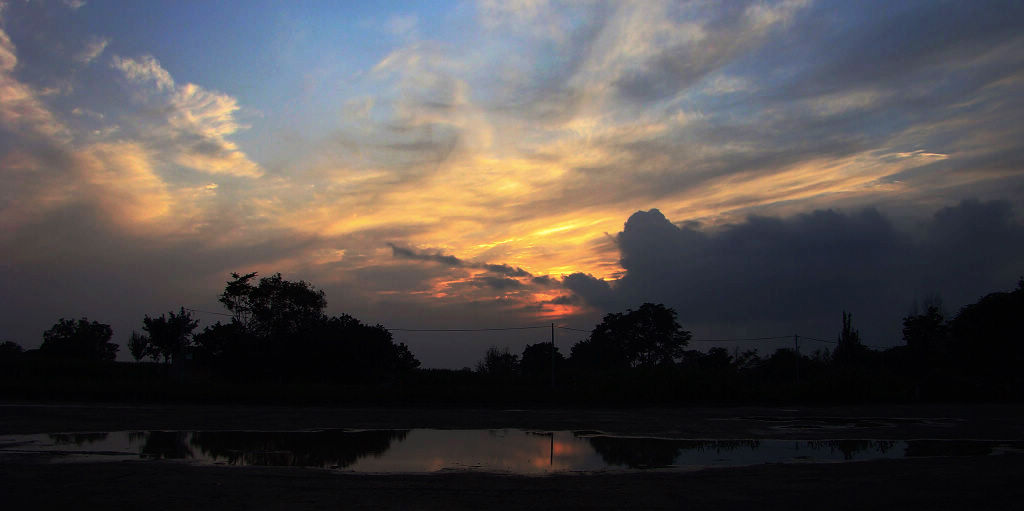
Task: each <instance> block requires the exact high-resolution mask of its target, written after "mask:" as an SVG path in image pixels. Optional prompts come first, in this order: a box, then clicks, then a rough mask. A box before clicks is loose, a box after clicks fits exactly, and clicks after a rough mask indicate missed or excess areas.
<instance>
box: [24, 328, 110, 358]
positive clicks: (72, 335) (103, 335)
mask: <svg viewBox="0 0 1024 511" xmlns="http://www.w3.org/2000/svg"><path fill="white" fill-rule="evenodd" d="M113 335H114V331H113V330H112V329H111V328H110V325H105V324H103V323H99V322H97V321H89V320H88V319H87V318H82V319H78V320H74V319H64V318H61V319H60V320H58V321H57V323H55V324H54V325H53V326H52V327H51V328H50V329H49V330H47V331H45V332H43V344H42V346H40V347H39V351H40V352H41V353H43V354H45V355H46V356H48V357H52V358H61V359H73V360H114V358H115V357H116V356H117V350H118V349H120V346H118V345H117V344H115V343H112V342H110V338H111V337H113Z"/></svg>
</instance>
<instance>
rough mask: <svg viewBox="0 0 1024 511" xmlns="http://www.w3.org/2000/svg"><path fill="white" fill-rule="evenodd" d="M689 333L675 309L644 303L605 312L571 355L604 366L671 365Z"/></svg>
mask: <svg viewBox="0 0 1024 511" xmlns="http://www.w3.org/2000/svg"><path fill="white" fill-rule="evenodd" d="M690 337H691V335H690V332H687V331H685V330H683V329H682V327H680V326H679V323H678V322H677V321H676V311H674V310H672V309H671V308H669V307H665V306H664V305H661V304H652V303H645V304H643V305H641V306H640V308H639V309H637V310H632V309H629V310H627V311H626V312H625V313H613V314H608V315H606V316H605V317H604V319H603V320H602V321H601V323H600V324H598V325H597V326H595V327H594V329H593V330H592V331H591V333H590V337H589V338H588V339H586V340H584V341H581V342H579V343H577V344H576V345H575V346H573V348H572V359H573V361H574V362H575V363H577V364H580V365H582V366H584V367H599V368H605V369H614V368H625V367H654V366H658V365H671V364H674V363H675V362H676V361H677V360H678V359H679V358H680V357H682V356H683V349H684V348H685V347H686V345H687V344H688V343H689V341H690Z"/></svg>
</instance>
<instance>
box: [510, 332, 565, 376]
mask: <svg viewBox="0 0 1024 511" xmlns="http://www.w3.org/2000/svg"><path fill="white" fill-rule="evenodd" d="M554 357H555V361H554V364H555V370H556V371H557V372H561V371H560V368H561V366H562V365H563V364H564V363H565V357H563V356H562V354H561V353H559V352H558V347H557V346H556V347H555V353H554ZM551 363H552V362H551V343H550V342H539V343H537V344H527V345H526V347H525V348H523V358H522V361H521V362H520V363H519V367H520V372H521V373H522V375H523V377H524V378H526V379H528V380H531V381H535V382H536V381H549V380H550V379H551V369H552V368H551Z"/></svg>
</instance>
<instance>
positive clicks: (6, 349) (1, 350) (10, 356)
mask: <svg viewBox="0 0 1024 511" xmlns="http://www.w3.org/2000/svg"><path fill="white" fill-rule="evenodd" d="M24 351H25V350H24V349H23V348H22V347H21V345H20V344H18V343H16V342H12V341H4V342H0V364H5V363H11V362H14V361H15V360H17V359H18V357H19V356H20V355H21V354H22V352H24Z"/></svg>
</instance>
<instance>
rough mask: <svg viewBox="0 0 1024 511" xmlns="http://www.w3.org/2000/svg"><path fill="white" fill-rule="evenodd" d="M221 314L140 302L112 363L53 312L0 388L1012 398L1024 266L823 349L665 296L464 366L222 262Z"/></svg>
mask: <svg viewBox="0 0 1024 511" xmlns="http://www.w3.org/2000/svg"><path fill="white" fill-rule="evenodd" d="M219 301H220V303H221V304H223V305H224V307H225V310H226V311H227V312H226V313H225V314H226V315H229V316H230V320H229V321H227V322H217V323H216V324H214V325H211V326H208V327H206V328H204V329H203V330H201V331H197V329H198V324H199V323H198V321H197V320H195V319H194V318H193V317H192V315H191V312H190V311H189V310H186V309H184V308H181V309H179V310H178V311H171V312H168V313H165V314H161V315H159V316H152V317H151V316H145V317H144V318H143V319H142V322H141V329H140V331H136V332H132V334H131V335H130V336H129V339H128V342H127V346H128V349H129V351H130V353H131V355H132V357H133V358H134V359H135V360H136V361H137V363H118V362H114V359H115V358H116V354H117V351H118V349H119V346H118V345H117V344H116V343H113V342H111V338H112V336H113V332H112V330H111V328H110V326H109V325H105V324H102V323H98V322H96V321H90V320H88V319H85V318H83V319H78V320H68V319H61V320H59V321H58V322H57V323H56V324H55V325H54V326H53V327H52V328H50V329H49V330H47V331H46V332H44V334H43V343H42V345H41V346H40V348H39V349H37V350H29V351H23V350H22V349H21V347H20V346H18V345H17V344H14V343H11V342H4V343H0V394H3V395H5V396H6V397H17V398H60V399H78V398H95V399H143V400H161V399H184V400H213V401H264V402H267V401H273V402H325V401H333V402H358V403H376V402H407V403H442V402H443V403H460V404H478V405H479V404H489V403H495V404H497V403H509V402H524V403H545V402H550V403H570V402H575V403H592V404H602V403H604V404H616V403H618V404H636V403H666V402H694V401H729V402H764V401H773V400H774V401H792V400H802V401H820V402H832V401H915V400H1018V399H1021V398H1024V377H1022V375H1021V373H1020V372H1019V371H1018V370H1017V368H1019V367H1020V365H1021V363H1022V362H1024V280H1022V281H1021V282H1019V283H1018V287H1017V288H1016V289H1015V290H1013V291H1011V292H997V293H991V294H989V295H986V296H985V297H983V298H981V299H980V300H978V301H977V302H976V303H973V304H970V305H967V306H965V307H963V308H961V309H960V311H958V312H957V313H956V314H955V315H953V316H952V317H949V318H947V317H946V316H945V315H944V313H943V311H942V309H941V306H939V305H937V304H932V305H930V306H927V307H925V310H924V311H923V312H920V311H919V312H916V313H913V314H910V315H908V316H906V317H905V318H904V320H903V339H904V341H905V345H902V346H896V347H893V348H889V349H886V350H873V349H870V348H868V347H866V346H865V345H864V344H863V343H862V342H861V339H860V335H859V333H858V331H857V329H856V328H855V326H854V324H853V318H852V316H851V315H850V314H847V313H845V312H844V313H843V315H842V323H841V325H839V326H840V328H839V333H838V335H837V338H836V344H835V348H834V349H833V350H820V351H816V352H813V353H797V351H795V350H793V349H779V350H776V351H775V352H774V353H771V354H768V355H762V354H760V353H758V352H756V351H753V350H749V351H738V350H733V351H730V350H726V349H724V348H712V349H711V350H709V351H707V352H702V351H697V350H693V349H689V348H690V346H689V344H690V340H691V337H692V336H691V333H690V332H688V331H686V330H684V329H683V328H682V326H681V325H680V324H679V323H678V321H677V318H676V313H675V311H673V310H672V309H670V308H668V307H665V306H664V305H659V304H651V303H645V304H643V305H641V306H640V307H639V308H637V309H636V310H632V309H631V310H627V311H625V312H621V313H612V314H608V315H606V316H605V317H604V318H603V320H602V321H601V322H600V323H599V324H597V325H596V326H595V327H594V328H593V330H592V331H591V332H590V335H589V336H588V337H587V338H586V339H584V340H583V341H580V342H578V343H576V344H575V345H574V346H572V348H571V350H570V352H569V354H568V356H565V355H564V354H563V353H561V352H559V350H558V349H557V348H555V349H554V351H552V345H551V344H550V343H537V344H532V345H527V346H526V347H525V349H524V350H523V351H522V353H511V352H510V351H509V350H507V349H504V350H502V349H498V348H496V347H492V348H490V349H489V350H488V351H487V353H486V354H485V355H484V357H483V358H482V359H481V360H480V362H479V363H478V364H477V366H476V367H475V368H474V369H470V368H466V369H463V370H443V369H419V365H420V363H419V361H418V360H417V359H416V357H415V356H414V355H413V354H412V353H411V352H410V351H409V349H408V347H407V346H405V345H404V344H401V343H396V342H394V340H393V338H392V336H391V333H390V332H389V331H388V330H387V329H386V328H385V327H384V326H382V325H373V326H371V325H367V324H364V323H362V322H360V321H359V320H357V319H355V318H353V317H351V316H348V315H341V316H328V315H327V314H326V313H325V312H324V311H325V309H326V304H327V302H326V298H325V296H324V293H323V292H322V291H319V290H317V289H315V288H314V287H313V286H312V285H311V284H309V283H306V282H304V281H298V282H291V281H287V280H284V279H283V278H282V277H281V275H280V274H275V275H272V276H270V277H263V278H259V279H258V280H257V275H256V274H255V273H250V274H246V275H239V274H232V280H231V281H229V282H228V283H227V286H226V287H225V289H224V292H223V293H222V294H221V295H220V297H219Z"/></svg>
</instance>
